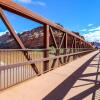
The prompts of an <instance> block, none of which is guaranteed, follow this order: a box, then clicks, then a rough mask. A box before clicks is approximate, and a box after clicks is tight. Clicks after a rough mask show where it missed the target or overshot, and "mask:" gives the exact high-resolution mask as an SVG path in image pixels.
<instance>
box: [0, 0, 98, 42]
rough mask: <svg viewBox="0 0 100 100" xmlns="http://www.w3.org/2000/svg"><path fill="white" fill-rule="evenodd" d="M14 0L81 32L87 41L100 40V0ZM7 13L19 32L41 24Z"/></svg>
mask: <svg viewBox="0 0 100 100" xmlns="http://www.w3.org/2000/svg"><path fill="white" fill-rule="evenodd" d="M14 1H15V2H17V3H19V4H21V5H23V6H24V7H26V8H28V9H30V10H32V11H33V12H36V13H38V14H39V15H42V16H43V17H46V18H48V19H49V20H51V21H53V22H57V23H61V24H62V25H63V26H64V27H65V28H66V29H69V30H70V31H77V32H80V33H81V35H83V36H85V38H86V40H87V41H99V42H100V13H99V12H100V0H14ZM5 14H6V15H7V17H8V19H9V20H10V22H11V24H13V27H14V28H15V30H16V31H17V32H21V31H22V30H27V26H28V29H31V28H32V27H35V26H38V25H39V24H37V23H35V24H34V23H33V22H31V21H28V20H27V21H25V20H24V19H23V20H22V21H21V19H22V18H21V17H18V16H16V15H13V14H12V15H11V14H9V13H8V12H5ZM16 20H18V21H16ZM19 23H20V24H19ZM21 23H22V24H21ZM0 24H1V23H0ZM23 25H24V26H23ZM0 31H1V30H0Z"/></svg>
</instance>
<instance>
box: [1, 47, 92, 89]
mask: <svg viewBox="0 0 100 100" xmlns="http://www.w3.org/2000/svg"><path fill="white" fill-rule="evenodd" d="M47 50H48V51H49V57H47V58H44V56H43V54H44V52H45V51H47ZM57 50H58V49H8V50H6V49H0V90H3V89H6V88H8V87H11V86H13V85H15V84H18V83H20V82H23V81H25V80H27V79H30V78H32V77H35V76H37V75H41V74H43V73H45V72H48V71H50V70H52V69H55V68H57V67H59V66H61V65H64V64H66V63H68V62H70V61H72V60H74V59H76V58H77V57H80V56H82V55H84V54H87V53H89V52H92V51H93V49H87V48H80V49H79V48H76V49H75V48H68V49H64V48H62V49H60V50H59V55H57V52H56V51H57ZM26 52H27V54H26V55H27V57H28V56H29V57H30V59H27V58H26V56H25V53H26ZM44 63H47V65H48V66H47V70H44ZM32 64H34V67H36V68H37V69H38V71H39V73H38V74H37V73H35V71H34V69H33V68H32V66H31V65H32Z"/></svg>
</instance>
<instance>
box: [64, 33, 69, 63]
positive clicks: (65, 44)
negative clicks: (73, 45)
mask: <svg viewBox="0 0 100 100" xmlns="http://www.w3.org/2000/svg"><path fill="white" fill-rule="evenodd" d="M67 43H68V34H67V33H66V34H65V39H64V48H65V50H64V54H65V55H66V54H67V47H68V46H67ZM66 62H67V57H64V63H66Z"/></svg>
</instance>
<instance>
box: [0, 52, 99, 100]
mask: <svg viewBox="0 0 100 100" xmlns="http://www.w3.org/2000/svg"><path fill="white" fill-rule="evenodd" d="M97 53H98V51H94V52H92V53H89V54H87V55H85V56H83V57H81V58H78V59H77V60H75V61H73V62H70V63H68V64H66V65H64V66H62V67H59V68H57V69H55V70H52V71H50V72H48V73H46V74H43V75H41V76H39V77H36V78H34V79H30V80H28V81H26V82H23V83H21V84H19V85H16V86H13V87H11V88H9V89H7V90H4V91H2V92H0V100H41V99H43V100H61V99H65V100H67V99H69V98H72V97H73V98H72V99H74V100H78V99H79V98H85V100H91V99H92V98H97V97H98V98H99V99H100V97H99V96H100V95H99V93H98V92H100V91H99V88H100V82H99V81H100V76H99V77H98V75H100V70H99V54H97ZM96 54H97V55H96ZM94 55H96V56H94ZM87 61H88V62H87ZM98 78H99V79H98ZM96 90H97V91H96ZM76 98H78V99H76ZM80 100H81V99H80Z"/></svg>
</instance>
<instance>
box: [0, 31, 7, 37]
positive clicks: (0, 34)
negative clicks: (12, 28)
mask: <svg viewBox="0 0 100 100" xmlns="http://www.w3.org/2000/svg"><path fill="white" fill-rule="evenodd" d="M6 32H8V30H6V31H4V32H0V36H2V35H3V34H5V33H6Z"/></svg>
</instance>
